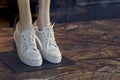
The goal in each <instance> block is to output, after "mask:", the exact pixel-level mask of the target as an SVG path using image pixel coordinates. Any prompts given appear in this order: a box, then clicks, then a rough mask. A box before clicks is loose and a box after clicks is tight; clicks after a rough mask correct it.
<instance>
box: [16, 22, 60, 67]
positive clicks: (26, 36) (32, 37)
mask: <svg viewBox="0 0 120 80" xmlns="http://www.w3.org/2000/svg"><path fill="white" fill-rule="evenodd" d="M18 26H20V25H19V23H17V24H16V29H15V32H14V40H15V43H16V46H17V52H18V57H19V58H20V60H21V61H22V62H23V63H25V64H27V65H29V66H41V65H42V62H43V59H42V58H44V59H46V60H47V61H49V62H51V63H60V62H61V59H62V55H61V52H60V50H59V47H58V46H57V44H56V41H55V38H54V31H53V26H51V27H45V28H43V30H42V31H39V30H38V28H37V26H35V28H33V29H30V30H24V31H23V32H21V33H20V32H19V30H18Z"/></svg>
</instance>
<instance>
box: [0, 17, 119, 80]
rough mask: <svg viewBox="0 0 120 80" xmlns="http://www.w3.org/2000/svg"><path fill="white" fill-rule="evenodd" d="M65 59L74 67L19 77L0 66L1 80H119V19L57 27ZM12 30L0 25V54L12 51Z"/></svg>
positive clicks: (19, 75) (56, 33)
mask: <svg viewBox="0 0 120 80" xmlns="http://www.w3.org/2000/svg"><path fill="white" fill-rule="evenodd" d="M54 29H55V35H56V40H57V43H58V45H59V47H60V49H61V52H62V54H63V56H65V57H67V58H69V59H71V60H73V61H75V65H72V66H66V67H58V68H54V69H48V70H42V71H33V72H25V73H20V74H16V73H14V72H12V71H11V70H10V69H8V68H7V67H6V66H5V65H4V64H3V63H2V62H0V80H29V79H31V80H32V79H39V80H41V79H43V80H49V79H50V80H120V19H114V20H96V21H86V22H76V23H65V24H56V25H55V26H54ZM12 42H13V29H11V28H9V27H7V25H0V52H4V51H10V50H12V49H13V45H12Z"/></svg>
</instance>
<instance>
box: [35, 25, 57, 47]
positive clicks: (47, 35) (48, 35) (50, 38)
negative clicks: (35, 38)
mask: <svg viewBox="0 0 120 80" xmlns="http://www.w3.org/2000/svg"><path fill="white" fill-rule="evenodd" d="M34 25H35V24H34ZM54 25H55V23H53V25H52V26H51V29H47V30H46V31H45V32H44V33H43V35H44V40H46V41H47V46H50V45H52V46H54V47H57V44H56V42H55V37H54V31H53V27H54ZM33 29H34V30H35V31H39V29H38V27H37V26H36V27H34V28H33Z"/></svg>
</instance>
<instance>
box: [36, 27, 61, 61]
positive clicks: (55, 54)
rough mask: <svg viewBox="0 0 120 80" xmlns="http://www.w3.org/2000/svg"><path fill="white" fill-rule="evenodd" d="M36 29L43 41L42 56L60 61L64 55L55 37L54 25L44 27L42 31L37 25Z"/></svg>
mask: <svg viewBox="0 0 120 80" xmlns="http://www.w3.org/2000/svg"><path fill="white" fill-rule="evenodd" d="M34 30H35V31H36V35H37V36H38V38H39V39H40V41H41V43H42V48H41V54H42V57H43V58H44V59H46V60H47V61H49V62H51V63H60V62H61V59H62V55H61V52H60V50H59V47H58V46H57V44H56V41H55V38H54V31H53V26H51V28H50V27H44V28H43V30H42V31H39V30H38V26H36V25H35V27H34Z"/></svg>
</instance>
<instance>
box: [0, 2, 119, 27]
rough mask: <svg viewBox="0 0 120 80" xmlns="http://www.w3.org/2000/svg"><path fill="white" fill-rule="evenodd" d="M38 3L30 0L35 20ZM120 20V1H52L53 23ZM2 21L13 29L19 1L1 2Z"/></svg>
mask: <svg viewBox="0 0 120 80" xmlns="http://www.w3.org/2000/svg"><path fill="white" fill-rule="evenodd" d="M38 1H39V0H30V3H31V12H32V16H33V20H35V19H36V17H37V14H38V8H39V7H38ZM115 18H120V0H51V21H52V22H57V23H66V22H76V21H86V20H96V19H115ZM0 19H4V20H7V21H8V22H9V24H10V26H11V27H13V26H14V24H15V22H16V21H17V20H18V19H19V16H18V6H17V0H0Z"/></svg>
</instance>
